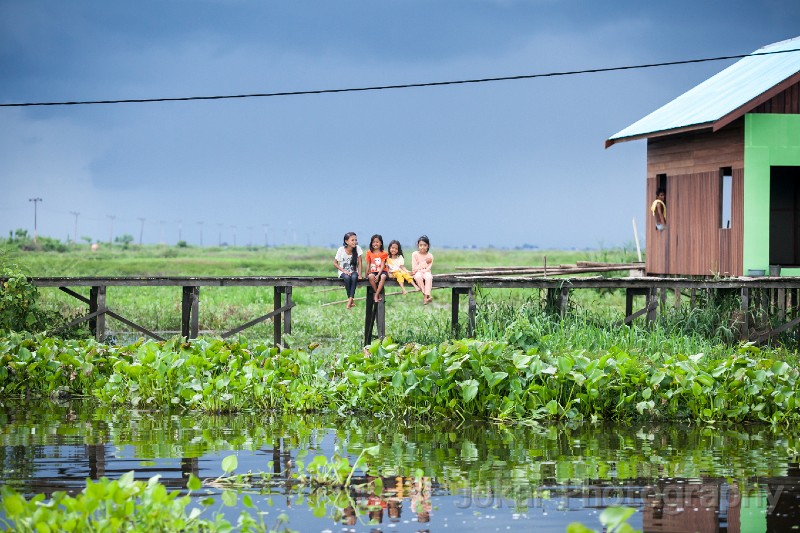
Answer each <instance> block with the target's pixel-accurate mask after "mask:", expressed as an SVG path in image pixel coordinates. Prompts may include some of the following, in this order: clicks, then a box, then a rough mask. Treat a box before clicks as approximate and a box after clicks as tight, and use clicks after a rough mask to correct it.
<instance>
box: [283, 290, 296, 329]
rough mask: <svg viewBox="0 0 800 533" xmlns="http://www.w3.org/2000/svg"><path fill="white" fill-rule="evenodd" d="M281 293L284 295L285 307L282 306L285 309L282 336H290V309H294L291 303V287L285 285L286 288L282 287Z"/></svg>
mask: <svg viewBox="0 0 800 533" xmlns="http://www.w3.org/2000/svg"><path fill="white" fill-rule="evenodd" d="M283 293H284V294H285V295H286V301H285V305H284V306H283V307H284V309H285V311H284V312H283V334H284V335H291V334H292V307H294V303H292V286H291V285H287V286H286V287H284V290H283Z"/></svg>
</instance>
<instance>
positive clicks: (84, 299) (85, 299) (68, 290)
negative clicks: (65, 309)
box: [59, 287, 90, 304]
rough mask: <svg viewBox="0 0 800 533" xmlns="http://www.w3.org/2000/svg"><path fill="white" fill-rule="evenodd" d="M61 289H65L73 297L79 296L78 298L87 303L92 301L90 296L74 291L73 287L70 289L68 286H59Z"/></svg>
mask: <svg viewBox="0 0 800 533" xmlns="http://www.w3.org/2000/svg"><path fill="white" fill-rule="evenodd" d="M59 289H60V290H62V291H64V292H65V293H67V294H69V295H70V296H72V297H73V298H77V299H78V300H80V301H82V302H83V303H85V304H89V303H90V300H89V298H87V297H85V296H83V295H81V294H78V293H77V292H75V291H73V290H71V289H68V288H66V287H59Z"/></svg>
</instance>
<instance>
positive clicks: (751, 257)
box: [606, 37, 800, 276]
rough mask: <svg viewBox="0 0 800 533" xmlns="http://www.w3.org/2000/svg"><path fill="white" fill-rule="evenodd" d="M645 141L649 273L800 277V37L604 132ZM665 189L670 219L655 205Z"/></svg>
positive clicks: (762, 51) (765, 49) (616, 140)
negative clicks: (657, 214)
mask: <svg viewBox="0 0 800 533" xmlns="http://www.w3.org/2000/svg"><path fill="white" fill-rule="evenodd" d="M636 139H647V201H646V204H647V214H646V216H647V230H646V239H647V258H646V263H645V270H646V272H647V274H648V275H679V276H687V275H689V276H714V275H721V276H742V275H759V274H763V273H765V274H770V272H772V273H773V274H778V273H779V274H780V275H783V276H800V37H796V38H794V39H789V40H786V41H782V42H778V43H775V44H771V45H768V46H765V47H763V48H760V49H759V50H756V51H755V52H754V53H753V54H751V55H748V56H747V57H744V58H742V59H740V60H739V61H737V62H736V63H734V64H733V65H731V66H730V67H728V68H726V69H725V70H723V71H721V72H719V73H718V74H716V75H715V76H713V77H711V78H709V79H707V80H706V81H704V82H703V83H701V84H700V85H698V86H696V87H694V88H693V89H691V90H689V91H688V92H686V93H684V94H683V95H681V96H679V97H678V98H676V99H675V100H673V101H671V102H669V103H668V104H666V105H664V106H663V107H661V108H660V109H657V110H656V111H654V112H653V113H651V114H649V115H647V116H646V117H644V118H642V119H641V120H639V121H638V122H636V123H634V124H632V125H630V126H628V127H627V128H625V129H624V130H622V131H620V132H619V133H617V134H615V135H612V136H611V137H609V138H608V139H607V140H606V147H607V148H608V147H610V146H612V145H613V144H616V143H619V142H623V141H631V140H636ZM658 189H665V191H666V201H665V203H666V215H667V223H666V224H665V227H664V229H663V230H658V229H656V225H655V221H654V217H653V216H652V215H651V213H650V206H651V203H652V202H653V200H654V199H655V198H656V191H657V190H658Z"/></svg>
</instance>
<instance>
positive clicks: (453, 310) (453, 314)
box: [450, 287, 461, 338]
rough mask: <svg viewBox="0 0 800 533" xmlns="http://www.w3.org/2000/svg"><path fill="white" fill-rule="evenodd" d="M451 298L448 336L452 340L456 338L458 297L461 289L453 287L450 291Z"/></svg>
mask: <svg viewBox="0 0 800 533" xmlns="http://www.w3.org/2000/svg"><path fill="white" fill-rule="evenodd" d="M450 292H451V294H452V298H451V299H450V329H451V332H450V335H451V336H452V337H453V338H456V337H458V296H459V294H460V293H461V289H457V288H455V287H453V288H452V289H451V290H450Z"/></svg>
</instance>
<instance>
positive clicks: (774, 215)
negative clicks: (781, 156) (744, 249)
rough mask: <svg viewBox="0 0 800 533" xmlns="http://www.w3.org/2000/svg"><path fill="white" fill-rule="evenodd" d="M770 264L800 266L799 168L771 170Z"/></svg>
mask: <svg viewBox="0 0 800 533" xmlns="http://www.w3.org/2000/svg"><path fill="white" fill-rule="evenodd" d="M769 264H770V265H781V266H793V267H796V266H800V167H771V168H770V187H769Z"/></svg>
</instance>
